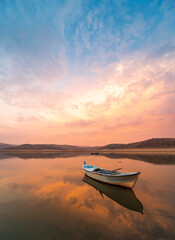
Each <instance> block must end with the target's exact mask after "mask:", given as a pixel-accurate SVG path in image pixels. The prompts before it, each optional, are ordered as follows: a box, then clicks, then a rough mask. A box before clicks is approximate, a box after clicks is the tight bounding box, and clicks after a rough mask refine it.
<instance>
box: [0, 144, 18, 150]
mask: <svg viewBox="0 0 175 240" xmlns="http://www.w3.org/2000/svg"><path fill="white" fill-rule="evenodd" d="M13 146H15V145H12V144H7V143H0V149H5V148H9V147H13Z"/></svg>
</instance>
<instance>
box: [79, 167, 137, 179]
mask: <svg viewBox="0 0 175 240" xmlns="http://www.w3.org/2000/svg"><path fill="white" fill-rule="evenodd" d="M85 166H88V165H85ZM90 166H92V165H90ZM93 167H95V166H93ZM82 168H83V169H84V170H85V171H87V172H89V173H93V174H96V175H99V176H107V177H126V176H134V175H139V174H140V172H133V173H119V174H116V175H111V174H108V173H103V174H101V173H98V172H93V171H89V170H88V169H86V168H84V166H82ZM96 168H97V167H96ZM98 168H99V167H98ZM100 169H103V168H100Z"/></svg>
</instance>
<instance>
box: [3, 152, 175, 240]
mask: <svg viewBox="0 0 175 240" xmlns="http://www.w3.org/2000/svg"><path fill="white" fill-rule="evenodd" d="M109 157H110V158H109ZM133 158H134V157H133ZM136 158H138V160H134V159H130V158H126V156H120V155H119V156H113V155H109V156H108V157H106V156H100V155H99V156H93V155H85V156H73V155H72V156H69V155H68V154H67V155H64V156H62V155H58V156H57V155H51V156H49V155H46V156H43V157H42V156H38V155H32V156H29V155H26V156H25V155H24V156H23V155H22V156H20V157H19V156H18V157H16V156H5V155H2V154H1V155H0V239H2V240H6V239H8V240H11V239H12V240H16V239H17V240H23V239H25V240H27V239H30V240H33V239H34V240H35V239H36V240H45V239H54V240H55V239H76V240H79V239H90V240H93V239H94V240H97V239H100V240H101V239H110V240H112V239H150V240H151V239H159V240H163V239H175V188H174V184H175V156H170V157H169V158H168V157H166V156H163V157H162V156H160V157H155V158H156V159H155V162H156V163H158V164H153V163H152V162H153V161H154V159H153V156H145V157H144V156H142V157H136ZM166 158H168V159H169V160H167V159H166ZM83 161H86V162H87V163H89V164H93V165H96V166H100V167H104V168H108V169H115V168H118V167H123V168H124V170H125V171H141V175H140V176H139V179H138V181H137V183H136V185H135V187H134V189H133V191H129V190H127V189H123V188H119V187H116V188H115V187H111V186H109V185H105V184H102V183H99V182H96V181H94V180H92V179H90V178H88V177H85V175H84V172H83V170H82V168H81V167H82V164H83ZM166 162H169V164H166V165H165V163H166ZM160 163H161V164H160Z"/></svg>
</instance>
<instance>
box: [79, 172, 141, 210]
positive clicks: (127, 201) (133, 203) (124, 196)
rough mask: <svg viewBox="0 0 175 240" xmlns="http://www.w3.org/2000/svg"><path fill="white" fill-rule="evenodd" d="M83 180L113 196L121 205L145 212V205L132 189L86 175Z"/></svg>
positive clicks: (110, 196) (102, 192)
mask: <svg viewBox="0 0 175 240" xmlns="http://www.w3.org/2000/svg"><path fill="white" fill-rule="evenodd" d="M83 182H85V183H87V184H89V185H90V186H92V187H93V188H95V189H96V190H98V191H99V192H100V194H101V195H102V194H105V195H106V196H108V197H109V198H111V199H112V200H113V201H115V202H117V203H118V204H119V205H121V206H123V207H125V208H127V209H129V210H132V211H135V212H140V213H142V214H143V205H142V203H141V202H140V201H139V200H138V199H137V197H136V195H135V194H134V191H133V190H132V189H128V188H123V187H119V186H113V185H110V184H107V183H102V182H99V181H96V180H94V179H92V178H90V177H88V176H86V175H85V176H84V178H83ZM102 197H103V195H102Z"/></svg>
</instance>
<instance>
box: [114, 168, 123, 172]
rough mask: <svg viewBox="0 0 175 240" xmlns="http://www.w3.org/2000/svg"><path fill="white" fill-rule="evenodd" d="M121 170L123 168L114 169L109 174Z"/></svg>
mask: <svg viewBox="0 0 175 240" xmlns="http://www.w3.org/2000/svg"><path fill="white" fill-rule="evenodd" d="M121 169H123V168H116V169H114V170H111V172H114V171H117V170H121Z"/></svg>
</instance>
